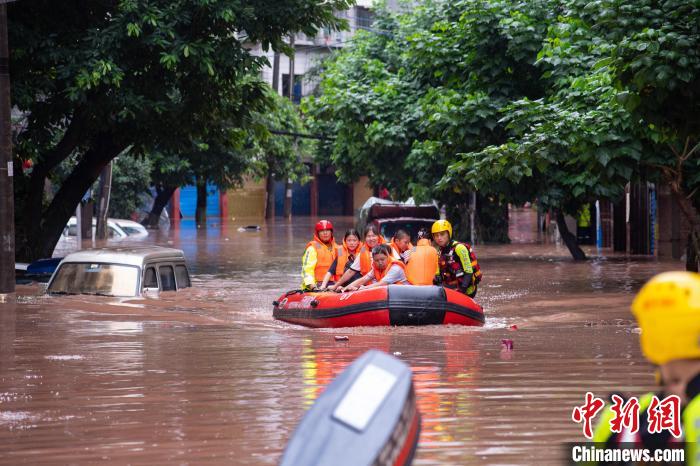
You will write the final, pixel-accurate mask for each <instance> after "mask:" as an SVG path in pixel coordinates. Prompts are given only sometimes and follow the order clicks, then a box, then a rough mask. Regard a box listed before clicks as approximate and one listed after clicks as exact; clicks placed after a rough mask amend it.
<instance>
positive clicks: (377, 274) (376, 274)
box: [372, 257, 406, 285]
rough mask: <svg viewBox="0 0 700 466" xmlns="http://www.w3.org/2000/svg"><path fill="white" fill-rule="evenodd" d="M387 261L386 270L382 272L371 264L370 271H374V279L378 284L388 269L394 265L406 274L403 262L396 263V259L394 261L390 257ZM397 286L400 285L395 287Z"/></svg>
mask: <svg viewBox="0 0 700 466" xmlns="http://www.w3.org/2000/svg"><path fill="white" fill-rule="evenodd" d="M387 259H388V260H389V263H388V264H387V265H386V268H385V269H384V270H379V269H378V268H377V266H376V265H375V264H374V263H372V270H373V271H374V279H375V280H376V281H378V282H379V281H381V280H382V278H384V277H385V276H386V274H387V272H389V269H390V268H392V267H393V266H394V265H398V266H399V267H401V268H402V269H403V271H404V273H406V266H405V265H404V263H403V262H401V261H397V260H396V259H394V258H392V257H388V258H387ZM399 284H400V283H397V285H399Z"/></svg>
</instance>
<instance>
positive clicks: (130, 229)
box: [120, 225, 141, 235]
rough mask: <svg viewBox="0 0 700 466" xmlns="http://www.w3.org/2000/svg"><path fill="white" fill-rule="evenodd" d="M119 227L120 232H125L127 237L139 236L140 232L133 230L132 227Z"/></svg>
mask: <svg viewBox="0 0 700 466" xmlns="http://www.w3.org/2000/svg"><path fill="white" fill-rule="evenodd" d="M120 227H121V229H122V230H124V232H125V233H126V234H127V235H139V234H141V230H139V229H138V228H134V227H125V226H124V225H120Z"/></svg>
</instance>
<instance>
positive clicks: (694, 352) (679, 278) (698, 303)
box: [593, 272, 700, 466]
mask: <svg viewBox="0 0 700 466" xmlns="http://www.w3.org/2000/svg"><path fill="white" fill-rule="evenodd" d="M632 313H633V314H634V316H635V317H636V319H637V323H638V324H639V328H640V330H641V336H640V343H641V347H642V353H643V354H644V356H645V357H646V358H647V359H648V360H649V361H650V362H652V363H653V364H655V365H656V366H658V378H659V384H660V385H661V386H662V392H661V393H656V394H654V393H648V394H646V395H644V396H642V397H640V400H639V405H640V406H639V413H640V416H639V420H640V426H639V434H640V435H639V436H638V438H637V441H638V442H640V443H641V444H642V445H643V446H644V447H646V448H650V449H656V448H671V447H673V446H674V445H676V446H677V445H678V443H677V442H678V441H677V440H675V439H673V438H672V437H671V434H670V433H669V432H668V431H663V432H661V433H655V434H649V433H648V432H647V429H646V426H645V425H644V424H645V422H646V420H647V416H646V415H644V414H645V413H646V412H647V409H648V408H649V404H650V401H651V399H652V397H653V395H656V396H657V398H659V399H662V398H664V397H666V396H669V395H676V396H678V397H679V398H680V400H681V407H682V415H681V430H682V434H683V438H684V441H685V464H687V465H694V466H698V465H700V450H699V449H698V442H699V441H700V274H697V273H692V272H664V273H661V274H659V275H657V276H655V277H654V278H652V279H651V280H649V282H647V284H646V285H644V286H643V287H642V289H641V290H640V291H639V293H638V294H637V296H636V297H635V299H634V301H633V302H632ZM606 411H608V410H606ZM611 417H612V415H611V414H610V413H606V415H604V416H603V417H602V418H601V419H600V422H599V424H598V426H597V428H596V429H595V432H594V433H593V441H594V442H601V443H605V444H606V445H608V446H610V445H611V443H615V442H616V441H617V442H619V438H618V439H616V437H619V436H620V434H613V433H611V432H610V428H609V423H608V421H609V420H610V418H611Z"/></svg>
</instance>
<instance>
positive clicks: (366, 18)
mask: <svg viewBox="0 0 700 466" xmlns="http://www.w3.org/2000/svg"><path fill="white" fill-rule="evenodd" d="M373 20H374V18H373V17H372V12H371V11H369V8H365V7H361V6H358V7H355V25H356V26H357V28H358V29H363V28H368V27H370V26H372V21H373Z"/></svg>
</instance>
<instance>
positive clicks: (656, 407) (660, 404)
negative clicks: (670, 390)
mask: <svg viewBox="0 0 700 466" xmlns="http://www.w3.org/2000/svg"><path fill="white" fill-rule="evenodd" d="M647 419H648V420H649V433H650V434H655V433H659V432H661V431H664V430H668V431H669V432H671V434H673V436H674V437H676V438H679V437H680V436H681V399H680V398H679V397H678V396H677V395H669V396H667V397H666V398H664V399H663V400H661V401H659V399H658V398H657V397H656V396H654V397H652V399H651V403H650V404H649V409H647Z"/></svg>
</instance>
